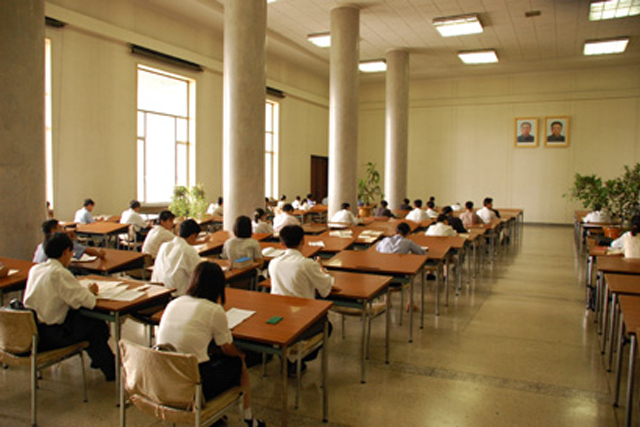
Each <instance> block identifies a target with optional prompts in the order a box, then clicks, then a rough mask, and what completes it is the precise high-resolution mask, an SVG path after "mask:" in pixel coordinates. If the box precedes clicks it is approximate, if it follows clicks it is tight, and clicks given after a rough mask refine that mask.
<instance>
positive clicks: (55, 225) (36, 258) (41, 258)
mask: <svg viewBox="0 0 640 427" xmlns="http://www.w3.org/2000/svg"><path fill="white" fill-rule="evenodd" d="M63 232H64V228H62V226H61V225H60V223H59V222H58V220H57V219H49V220H47V221H45V222H43V223H42V233H43V234H44V240H43V242H42V243H40V244H39V245H38V247H36V252H35V253H34V254H33V259H32V261H33V262H37V263H41V262H46V261H47V260H48V259H49V258H48V257H47V254H45V253H44V244H45V242H46V241H47V240H49V238H50V237H51V236H53V234H54V233H63ZM67 236H69V238H70V239H71V241H72V242H73V258H74V259H80V258H82V255H83V254H85V253H86V254H87V255H90V256H97V257H98V258H102V259H104V257H105V255H106V252H105V250H104V249H100V248H92V247H90V246H84V245H81V244H80V243H78V242H77V241H76V240H75V238H74V237H75V234H74V233H73V232H72V231H69V232H67Z"/></svg>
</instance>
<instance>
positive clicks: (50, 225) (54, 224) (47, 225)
mask: <svg viewBox="0 0 640 427" xmlns="http://www.w3.org/2000/svg"><path fill="white" fill-rule="evenodd" d="M56 228H58V220H57V219H48V220H46V221H45V222H43V223H42V232H43V233H44V237H49V236H50V235H51V233H53V230H55V229H56Z"/></svg>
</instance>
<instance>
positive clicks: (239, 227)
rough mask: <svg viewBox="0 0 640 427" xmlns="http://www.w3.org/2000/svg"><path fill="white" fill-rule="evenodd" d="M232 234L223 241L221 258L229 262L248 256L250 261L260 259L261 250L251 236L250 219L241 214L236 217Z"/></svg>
mask: <svg viewBox="0 0 640 427" xmlns="http://www.w3.org/2000/svg"><path fill="white" fill-rule="evenodd" d="M233 234H234V236H233V237H232V238H230V239H229V240H227V241H226V242H224V246H223V247H222V255H221V258H224V259H228V260H229V261H231V262H234V261H236V260H239V259H242V258H249V259H251V261H262V250H261V249H260V243H258V241H257V240H256V239H252V238H251V219H249V217H248V216H244V215H241V216H239V217H238V218H236V222H235V224H234V225H233Z"/></svg>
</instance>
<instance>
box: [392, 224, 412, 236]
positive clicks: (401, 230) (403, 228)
mask: <svg viewBox="0 0 640 427" xmlns="http://www.w3.org/2000/svg"><path fill="white" fill-rule="evenodd" d="M410 231H411V227H409V224H407V223H406V222H401V223H400V224H398V226H397V227H396V233H398V234H400V235H402V236H406V235H407V234H409V232H410Z"/></svg>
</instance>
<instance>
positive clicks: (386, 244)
mask: <svg viewBox="0 0 640 427" xmlns="http://www.w3.org/2000/svg"><path fill="white" fill-rule="evenodd" d="M410 231H411V228H410V227H409V224H407V223H406V222H401V223H400V224H398V226H397V227H396V234H395V235H394V236H391V237H385V238H384V239H382V240H381V241H379V242H378V244H377V245H376V250H377V251H378V252H380V253H383V254H417V255H425V254H426V253H427V252H426V251H425V250H424V249H422V248H421V247H420V246H418V244H417V243H416V242H414V241H413V240H410V239H407V236H408V235H409V232H410Z"/></svg>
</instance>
